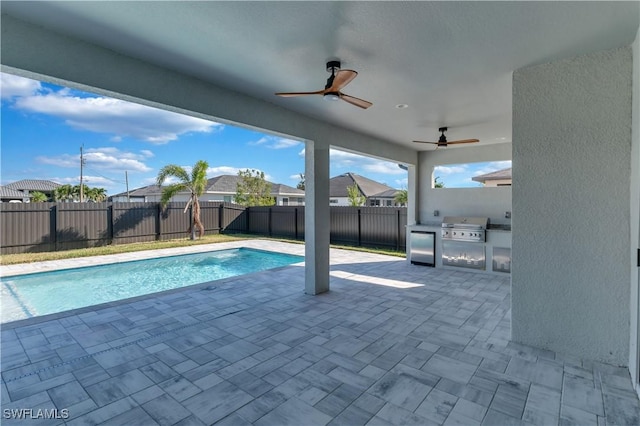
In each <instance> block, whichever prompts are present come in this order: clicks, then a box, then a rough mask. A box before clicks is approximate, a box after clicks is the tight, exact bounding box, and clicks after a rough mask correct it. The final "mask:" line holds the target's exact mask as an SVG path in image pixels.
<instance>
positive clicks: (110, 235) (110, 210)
mask: <svg viewBox="0 0 640 426" xmlns="http://www.w3.org/2000/svg"><path fill="white" fill-rule="evenodd" d="M107 220H108V221H109V228H110V229H109V232H108V238H109V243H108V244H115V241H114V238H113V234H114V232H113V226H114V222H113V203H109V205H108V206H107Z"/></svg>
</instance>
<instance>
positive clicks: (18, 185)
mask: <svg viewBox="0 0 640 426" xmlns="http://www.w3.org/2000/svg"><path fill="white" fill-rule="evenodd" d="M60 186H62V185H60V184H59V183H56V182H52V181H50V180H37V179H23V180H19V181H17V182H13V183H10V184H8V185H5V186H4V188H7V189H12V190H14V191H19V192H22V193H23V194H24V195H25V196H27V197H26V198H27V199H28V198H30V196H29V194H31V193H32V192H36V191H37V192H42V193H43V194H44V195H46V196H47V198H48V199H49V201H53V200H54V199H55V195H54V193H55V190H56V188H58V187H60Z"/></svg>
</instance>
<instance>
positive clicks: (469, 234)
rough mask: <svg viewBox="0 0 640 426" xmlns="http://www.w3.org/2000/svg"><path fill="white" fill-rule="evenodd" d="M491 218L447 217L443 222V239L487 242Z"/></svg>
mask: <svg viewBox="0 0 640 426" xmlns="http://www.w3.org/2000/svg"><path fill="white" fill-rule="evenodd" d="M488 224H489V218H486V217H459V216H445V217H444V219H443V220H442V239H443V240H453V241H471V242H485V241H486V235H487V234H486V230H487V225H488Z"/></svg>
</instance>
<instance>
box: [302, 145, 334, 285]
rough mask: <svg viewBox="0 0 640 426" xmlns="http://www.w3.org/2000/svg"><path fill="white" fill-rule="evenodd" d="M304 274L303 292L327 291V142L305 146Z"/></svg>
mask: <svg viewBox="0 0 640 426" xmlns="http://www.w3.org/2000/svg"><path fill="white" fill-rule="evenodd" d="M304 178H305V210H304V239H305V251H304V253H305V277H304V289H305V293H307V294H320V293H324V292H326V291H329V145H328V144H324V143H321V142H317V141H307V142H306V146H305V175H304Z"/></svg>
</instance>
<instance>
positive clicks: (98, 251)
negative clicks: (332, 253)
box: [0, 234, 405, 265]
mask: <svg viewBox="0 0 640 426" xmlns="http://www.w3.org/2000/svg"><path fill="white" fill-rule="evenodd" d="M256 238H259V239H270V240H276V241H285V242H288V243H296V244H304V241H299V240H289V239H285V238H269V237H263V236H256V235H247V234H218V235H205V236H204V237H203V238H201V239H198V240H195V241H191V240H189V239H186V238H182V239H177V240H166V241H149V242H145V243H132V244H118V245H109V246H103V247H91V248H83V249H76V250H65V251H54V252H41V253H18V254H4V255H2V256H0V265H14V264H17V263H32V262H42V261H45V260H59V259H72V258H75V257H88V256H101V255H105V254H118V253H129V252H133V251H143V250H156V249H164V248H173V247H187V246H193V245H199V244H212V243H224V242H228V241H240V240H247V239H256ZM331 247H335V248H340V249H346V250H355V251H364V252H369V253H379V254H386V255H390V256H397V257H405V252H404V251H400V252H399V251H395V250H389V249H379V248H367V247H353V246H339V245H334V244H332V245H331Z"/></svg>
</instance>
